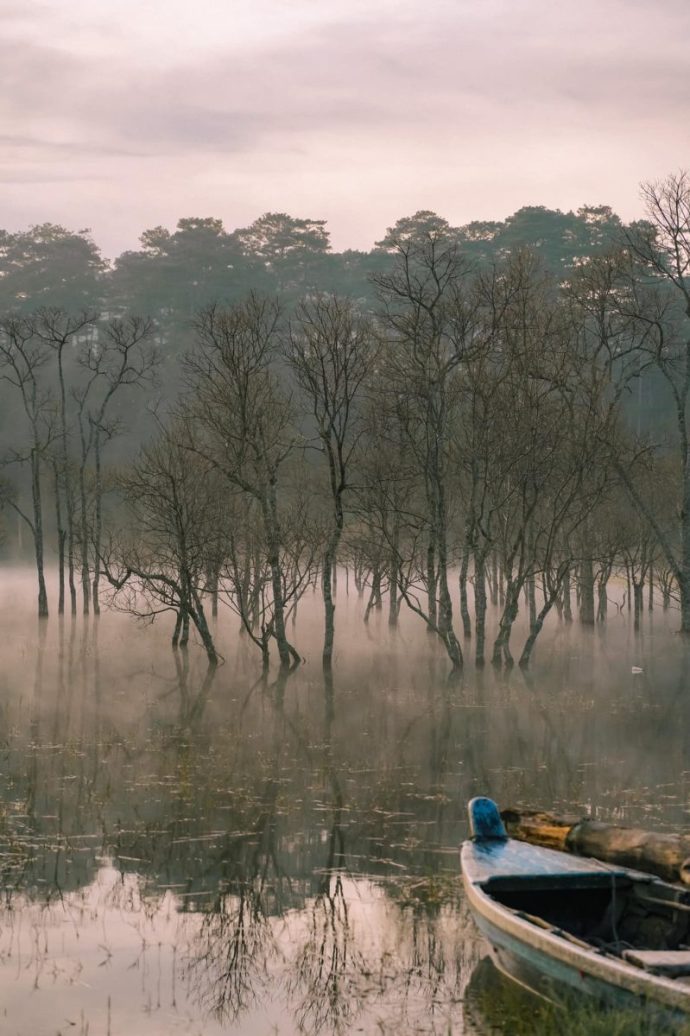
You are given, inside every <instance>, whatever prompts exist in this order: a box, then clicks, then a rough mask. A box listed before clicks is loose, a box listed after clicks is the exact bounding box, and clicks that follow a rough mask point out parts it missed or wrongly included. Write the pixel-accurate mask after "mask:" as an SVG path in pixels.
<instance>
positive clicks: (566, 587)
mask: <svg viewBox="0 0 690 1036" xmlns="http://www.w3.org/2000/svg"><path fill="white" fill-rule="evenodd" d="M563 618H564V619H565V621H566V623H567V624H568V625H570V623H571V622H572V621H573V610H572V607H571V603H570V569H569V568H568V569H567V570H566V573H565V575H564V576H563Z"/></svg>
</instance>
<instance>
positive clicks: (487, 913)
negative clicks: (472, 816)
mask: <svg viewBox="0 0 690 1036" xmlns="http://www.w3.org/2000/svg"><path fill="white" fill-rule="evenodd" d="M527 850H529V853H527ZM536 852H537V853H539V859H540V861H541V862H542V864H543V867H544V868H546V871H547V872H548V874H549V876H550V877H551V878H553V876H554V874H557V873H558V868H559V867H560V866H561V860H562V861H563V862H562V866H563V871H564V874H566V873H567V868H568V866H570V868H571V869H574V861H572V860H570V861H569V860H568V858H567V857H563V854H561V853H554V852H552V851H551V850H544V849H542V850H536ZM523 853H525V855H524V857H523ZM534 853H535V850H534V847H531V846H530V847H526V849H525V850H523V847H522V844H521V843H514V842H512V840H510V839H508V840H507V841H506V842H505V843H504V844H503V845H500V844H497V845H496V847H495V849H493V848H492V847H491V846H490V845H482V844H481V843H480V844H477V843H472V842H469V843H466V844H465V846H464V847H463V851H462V873H463V882H464V886H465V892H466V896H467V900H468V904H469V907H470V910H471V912H472V915H473V917H474V919H475V922H476V924H477V926H478V928H479V929H480V931H481V932H482V933H483V935H484V936H485V937H486V939H487V941H488V943H489V945H490V947H491V950H492V959H493V962H494V964H495V965H496V966H497V968H498V969H499V970H500V971H501V972H502V973H503V974H504V975H506V976H507V977H508V978H510V979H512V980H513V981H515V982H517V983H519V984H520V985H521V986H523V987H525V988H527V989H529V990H530V991H531V992H533V993H535V994H537V995H538V996H540V997H543V998H545V999H547V1000H550V1001H552V1002H558V1003H563V1002H566V1003H571V1002H573V1000H574V1001H575V1002H581V1001H582V999H583V997H586V998H589V999H590V1000H591V1002H593V1003H596V1004H602V1005H606V1006H609V1007H613V1008H616V1009H620V1010H633V1011H639V1010H640V1009H643V1008H647V1009H651V1010H652V1011H653V1012H655V1013H658V1015H659V1017H660V1018H661V1019H662V1020H663V1023H668V1024H669V1025H671V1024H673V1023H679V1022H685V1023H687V1021H688V1015H689V1014H690V986H688V985H685V984H682V983H678V982H677V981H672V980H670V979H667V978H662V977H659V976H656V975H651V974H649V973H646V972H644V971H642V970H641V969H639V968H636V967H634V966H632V965H630V964H628V963H627V962H625V961H622V960H619V959H615V958H611V957H609V956H606V955H602V954H600V953H597V952H596V951H595V950H594V949H593V948H591V947H589V946H587V945H586V944H584V943H580V944H579V945H576V944H574V943H573V941H572V940H571V941H567V940H566V939H564V938H561V937H559V935H558V934H557V933H556V932H554V931H553V930H552V931H549V930H545V929H544V928H539V927H537V926H536V925H534V924H532V923H530V922H529V921H528V920H526V919H525V918H524V917H521V916H520V915H519V913H516V912H515V911H514V910H510V909H508V908H506V907H505V906H503V904H502V903H500V902H498V901H497V900H496V899H494V898H492V896H491V895H490V894H489V891H487V890H490V888H491V878H492V877H493V878H494V880H495V878H496V877H497V876H498V875H500V874H501V866H502V859H503V860H505V864H504V865H505V866H507V867H510V868H511V869H512V870H513V872H514V871H515V870H516V869H517V867H516V861H517V864H518V865H519V862H520V860H521V859H523V858H524V860H525V861H526V862H525V868H526V869H527V868H529V867H532V866H533V864H534V855H533V854H534ZM542 854H546V855H544V856H542ZM592 862H594V861H592ZM578 865H579V864H578ZM485 885H486V888H485V887H484V886H485ZM547 927H548V926H547ZM575 942H577V940H576V941H575ZM660 1031H663V1029H660Z"/></svg>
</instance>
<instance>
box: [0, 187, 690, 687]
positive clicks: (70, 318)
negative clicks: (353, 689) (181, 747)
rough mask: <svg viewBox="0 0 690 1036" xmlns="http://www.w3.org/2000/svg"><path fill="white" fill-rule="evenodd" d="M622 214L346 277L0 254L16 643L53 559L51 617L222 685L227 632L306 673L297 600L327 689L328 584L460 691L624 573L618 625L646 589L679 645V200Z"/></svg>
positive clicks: (298, 270) (542, 223) (286, 264)
mask: <svg viewBox="0 0 690 1036" xmlns="http://www.w3.org/2000/svg"><path fill="white" fill-rule="evenodd" d="M644 194H645V200H646V205H647V212H646V219H645V220H643V221H640V222H638V223H636V224H633V225H630V226H624V225H623V224H622V223H621V221H620V220H619V219H618V218H617V217H616V216H615V215H614V214H613V213H612V212H611V210H610V209H608V208H606V207H603V206H602V207H598V208H584V209H581V210H579V211H578V212H577V213H567V214H564V213H560V212H552V211H549V210H547V209H543V208H533V209H523V210H520V212H518V213H516V214H515V216H513V217H511V218H510V219H508V220H506V221H505V222H504V223H473V224H469V225H468V226H466V227H463V228H453V227H450V226H449V224H448V223H447V222H446V221H445V220H443V219H441V218H440V217H438V216H436V215H435V214H434V213H431V212H420V213H417V214H416V215H415V216H413V217H410V218H407V219H403V220H400V221H398V223H397V224H396V225H395V226H394V227H392V228H390V229H389V231H388V232H387V234H386V235H385V237H384V238H383V239H382V241H380V242H379V243H378V244H377V246H376V247H375V248H374V249H373V250H372V251H371V252H369V253H355V252H345V253H340V254H337V253H333V252H331V251H330V249H329V246H328V235H327V232H326V229H325V225H324V223H323V222H322V221H318V220H297V219H293V218H291V217H288V216H286V215H283V214H267V215H266V216H263V217H261V218H260V219H259V220H257V221H256V222H255V223H254V224H252V226H251V227H249V228H247V229H245V230H237V231H234V232H232V233H228V232H226V231H225V230H224V228H223V226H222V223H221V222H220V221H219V220H214V219H203V220H181V221H180V223H179V224H178V227H177V229H176V230H175V231H174V232H172V233H171V232H169V231H166V230H164V229H163V228H156V229H154V230H151V231H147V232H145V234H144V235H142V239H141V242H142V248H141V250H140V251H138V252H127V253H124V255H122V256H120V257H119V258H118V259H117V260H116V261H115V262H114V263H113V264H112V265H111V266H107V265H106V264H105V263H104V262H103V260H102V258H101V257H100V254H99V252H98V249H97V248H96V246H95V245H94V244H93V243H92V242H91V240H90V238H89V237H88V235H87V234H85V233H81V234H70V233H68V232H67V231H64V230H63V229H62V228H59V227H53V226H43V227H34V228H32V229H31V230H30V231H27V232H26V233H24V234H15V235H10V234H5V235H4V236H3V241H2V249H1V252H0V307H1V310H0V312H2V313H3V316H2V318H1V319H0V378H1V379H2V394H3V403H4V410H5V421H4V428H3V439H4V443H3V456H2V460H3V464H4V472H3V474H4V482H3V489H2V493H3V502H4V510H5V522H6V526H7V527H8V528H9V527H10V521H9V516H10V515H11V514H14V515H15V516H16V517H17V520H18V522H19V523H20V524H21V526H22V527H23V528H25V529H26V530H28V532H29V534H30V539H31V541H32V544H33V547H34V555H35V560H36V571H37V578H38V610H39V615H40V616H42V617H45V616H47V615H48V611H49V602H48V594H47V589H46V583H45V572H44V569H45V564H46V563H45V556H46V553H47V552H48V553H49V554H50V557H51V559H52V558H53V557H54V558H55V559H56V560H57V566H58V572H59V590H58V601H57V608H58V611H59V612H64V611H68V612H70V613H71V614H73V615H75V614H76V613H77V612H78V611H82V612H84V613H88V612H89V611H90V610H93V611H94V612H96V613H98V612H99V610H100V604H101V599H102V597H103V594H104V592H105V593H106V594H107V597H108V600H109V601H110V602H111V603H114V604H115V605H116V606H118V607H122V608H125V609H127V610H129V611H131V612H133V613H135V614H140V615H145V616H148V617H153V616H155V615H157V614H158V613H161V612H170V613H172V614H173V616H174V633H173V643H174V644H175V645H181V646H184V645H185V644H186V643H187V641H188V638H189V635H190V628H191V627H193V628H194V629H195V630H196V632H197V634H198V636H199V638H200V640H201V642H202V643H203V646H204V648H205V650H206V653H207V655H208V658H209V661H210V662H212V663H214V664H215V663H216V662H217V661H218V653H217V648H216V645H215V642H214V633H213V630H214V625H213V623H212V622H210V621H209V616H210V615H213V614H216V613H217V611H218V608H219V606H220V605H222V606H224V607H225V606H229V607H230V608H231V609H233V611H234V612H235V613H236V614H237V616H238V617H239V620H240V623H241V628H242V630H243V631H244V634H245V635H246V636H247V637H248V638H250V639H251V640H252V641H253V642H254V643H255V644H256V647H257V650H258V652H260V656H261V659H262V663H263V665H264V667H268V665H269V661H270V656H271V652H272V650H273V649H275V651H276V652H277V655H278V657H279V661H280V665H281V667H283V668H289V667H291V666H293V665H295V664H297V663H298V662H299V661H300V654H299V645H298V644H297V643H293V640H294V639H295V627H294V622H291V620H294V617H295V614H296V609H297V607H298V603H299V600H300V598H301V597H302V595H303V594H304V593H305V591H306V590H307V589H308V588H309V587H311V586H318V587H319V588H320V591H321V593H322V596H323V603H324V644H323V665H324V668H325V669H326V671H328V670H329V669H330V667H331V665H332V661H333V653H334V644H335V633H336V624H335V592H334V591H335V587H334V583H335V580H336V579H337V572H338V566H343V565H347V566H348V567H349V569H350V571H351V572H352V573H353V578H354V580H355V582H356V584H357V587H358V590H359V591H360V592H361V593H362V595H363V596H364V597H365V601H366V603H365V606H364V612H365V615H364V617H365V619H368V617H369V614H370V612H371V610H372V608H382V607H383V606H384V602H385V607H386V608H387V613H388V621H389V623H390V625H391V626H395V625H396V624H397V621H398V615H399V611H400V608H401V607H407V608H409V609H411V610H412V611H413V612H414V613H416V615H417V616H418V617H419V619H420V621H422V622H423V623H424V624H425V625H426V627H427V629H428V630H429V631H430V633H431V634H433V635H434V636H436V637H437V638H438V639H439V641H440V642H441V643H442V645H443V647H444V649H445V651H446V652H447V654H448V658H449V660H450V663H451V667H452V670H453V671H454V672H458V671H460V670H461V668H462V666H463V664H464V662H465V655H466V654H467V651H468V646H469V650H470V651H471V652H472V654H473V656H474V659H475V662H476V664H478V665H481V664H483V663H484V661H485V658H486V657H487V656H488V657H489V658H490V659H491V661H492V662H493V663H494V664H496V665H508V666H509V665H512V663H513V654H512V651H511V647H510V641H511V632H512V630H513V627H514V624H515V620H516V618H517V615H518V611H519V609H520V607H521V606H524V608H525V610H526V613H527V616H528V636H527V639H526V641H525V643H524V644H523V645H522V647H521V653H520V658H519V660H520V663H521V664H523V665H526V664H528V663H529V660H530V657H531V653H532V649H533V647H534V644H535V642H536V640H537V637H538V635H539V633H540V631H541V629H542V626H543V623H544V621H545V619H546V617H547V615H548V614H549V612H550V611H551V610H552V609H555V610H557V611H558V613H559V614H560V615H561V616H562V618H563V619H564V621H569V620H570V619H571V618H572V608H573V603H572V596H573V593H575V600H576V603H577V607H578V609H579V617H580V620H581V621H582V622H584V623H586V624H593V623H595V622H596V621H604V620H605V618H606V612H607V604H608V594H607V586H608V583H609V580H610V579H611V577H612V576H613V575H616V574H620V573H621V572H622V573H624V574H625V577H626V578H627V583H628V595H629V596H628V600H629V601H630V602H631V603H632V604H633V605H634V621H635V623H636V624H637V625H639V621H640V615H641V611H642V608H643V589H644V587H645V585H647V586H648V587H649V588H650V590H651V586H652V581H654V582H655V583H656V585H657V587H658V588H659V589H660V591H661V596H662V600H663V604H664V607H668V606H670V605H671V603H673V602H675V603H677V604H678V606H679V610H680V616H681V619H680V622H681V628H682V630H683V632H686V633H687V632H690V461H689V460H688V415H687V396H688V389H689V388H690V333H689V328H690V281H689V280H688V266H689V264H690V179H689V178H688V176H687V175H686V174H684V173H680V174H677V175H674V176H671V177H669V178H668V179H667V180H665V181H663V182H661V183H658V184H650V185H646V186H645V188H644ZM645 403H646V409H645ZM140 440H144V441H140ZM118 442H121V443H123V444H124V445H121V446H118ZM8 538H9V534H8ZM649 599H651V598H648V600H649ZM457 601H459V614H455V612H456V610H457V609H456V604H455V602H457ZM489 605H494V606H495V607H496V608H497V609H498V612H497V614H498V615H499V619H498V622H497V624H496V625H497V629H496V632H495V635H494V638H493V642H492V643H491V644H489V645H487V643H486V638H487V633H486V630H487V621H486V617H487V610H488V608H489Z"/></svg>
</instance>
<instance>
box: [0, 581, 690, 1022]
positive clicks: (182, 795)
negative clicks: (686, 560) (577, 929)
mask: <svg viewBox="0 0 690 1036" xmlns="http://www.w3.org/2000/svg"><path fill="white" fill-rule="evenodd" d="M347 591H348V586H347V581H346V580H345V578H344V575H343V576H341V578H340V579H339V585H338V596H337V612H336V656H335V664H334V672H333V679H332V684H331V683H327V684H324V678H323V674H322V672H321V664H320V662H321V658H320V656H321V638H322V604H321V600H320V598H319V597H318V595H317V596H315V597H314V598H307V599H305V600H304V601H303V602H301V604H300V607H299V613H298V617H297V625H296V628H295V630H294V631H293V632H294V636H293V638H292V639H293V640H294V643H295V644H296V645H297V647H298V649H299V650H300V652H301V653H302V654H303V655H304V656H305V663H304V665H303V666H301V667H300V668H299V669H297V670H296V671H295V672H294V673H292V674H290V675H289V676H288V677H287V678H284V679H280V678H279V677H278V675H277V671H273V672H271V673H270V674H269V676H268V678H267V679H265V680H262V679H261V673H260V659H259V656H258V652H257V651H256V649H255V648H253V646H252V645H251V644H250V643H249V641H248V638H246V637H240V636H238V634H237V628H236V623H235V621H234V619H233V618H232V617H231V616H230V615H229V613H226V612H224V611H223V610H221V613H220V616H219V619H218V624H217V628H216V630H215V633H214V636H215V637H216V639H217V643H218V646H219V650H220V651H221V652H222V654H223V656H224V659H225V662H224V664H223V665H222V666H221V667H220V668H219V669H218V670H217V671H216V672H215V673H213V671H209V670H208V669H207V668H206V664H205V657H204V655H203V652H202V651H201V650H200V649H199V648H198V647H197V646H194V645H192V646H190V649H189V651H188V652H187V653H184V652H177V653H174V652H173V651H172V650H171V648H170V635H171V632H172V629H171V626H172V624H171V620H170V618H169V617H165V616H163V617H160V618H159V619H158V620H157V621H156V622H155V623H154V624H153V625H152V626H151V625H137V624H136V623H135V622H133V620H132V619H131V618H129V617H128V616H125V615H121V614H118V613H113V612H108V611H106V612H104V613H103V615H102V616H101V618H100V619H99V620H94V619H93V618H92V619H87V620H83V619H82V618H81V617H79V618H78V619H77V621H75V622H72V621H71V619H69V618H68V619H65V620H59V619H57V618H51V619H50V620H49V621H48V622H47V623H44V624H42V625H39V624H38V622H37V620H36V619H35V617H34V588H33V582H32V577H31V574H30V573H25V572H23V571H20V570H14V571H9V572H8V571H5V572H4V573H3V579H2V583H1V584H0V612H1V614H2V623H3V630H4V646H3V656H2V662H3V664H2V670H1V673H0V684H1V688H2V693H1V694H0V773H1V775H2V778H1V782H0V788H1V789H2V802H1V803H0V873H1V874H2V884H3V889H4V897H3V901H2V907H1V908H0V1004H2V1007H1V1008H0V1018H2V1024H1V1025H0V1029H1V1031H2V1032H3V1033H5V1032H6V1033H8V1034H12V1036H15V1034H20V1036H55V1034H56V1033H64V1032H74V1033H78V1034H79V1036H86V1033H87V1032H88V1033H89V1036H95V1034H106V1033H107V1034H109V1036H119V1034H122V1033H127V1034H130V1036H131V1034H141V1036H149V1034H151V1036H163V1034H168V1033H178V1032H179V1033H185V1034H194V1036H196V1034H202V1033H203V1034H210V1036H212V1034H214V1033H220V1032H223V1033H242V1034H247V1036H253V1034H257V1036H259V1034H264V1033H271V1032H279V1033H281V1034H282V1033H286V1034H292V1033H303V1032H304V1033H316V1032H323V1033H331V1032H342V1033H349V1032H358V1031H360V1032H364V1033H387V1032H390V1033H393V1032H395V1033H397V1034H403V1033H412V1032H415V1033H444V1034H445V1033H448V1032H453V1033H474V1034H480V1033H487V1032H489V1031H491V1030H490V1028H489V1026H488V1023H487V1022H486V1021H485V1020H483V1019H482V1017H481V1014H480V1013H479V1012H478V1011H477V1010H476V1005H475V1006H473V1001H472V997H471V995H470V996H467V995H466V987H467V985H468V982H469V981H470V979H471V976H472V973H473V971H474V969H475V967H476V965H477V964H478V962H479V960H480V958H481V957H482V956H483V955H484V953H485V949H484V947H483V945H482V943H481V940H480V938H479V936H478V934H477V932H476V930H475V928H474V926H473V924H472V922H471V920H470V919H469V917H468V915H467V912H466V910H465V908H464V905H463V901H462V894H461V889H460V883H459V870H458V855H457V849H458V845H459V843H460V842H461V841H462V839H463V838H464V837H465V835H466V821H465V807H466V803H467V800H468V799H469V798H470V797H471V796H473V795H475V794H488V795H491V796H492V797H494V798H496V799H497V800H498V802H499V803H500V804H501V805H502V806H508V805H516V806H519V805H525V806H532V807H542V808H546V809H552V810H555V811H559V812H574V813H584V812H592V813H594V814H595V815H596V816H597V817H599V818H600V819H611V818H616V819H618V820H623V821H626V822H630V823H635V824H637V823H640V824H645V825H647V826H655V827H657V828H661V829H663V828H665V827H668V828H671V827H679V826H682V825H684V824H685V823H686V818H687V816H688V811H689V810H690V787H689V782H688V778H689V777H690V752H689V744H688V741H689V739H690V734H689V733H688V731H689V730H690V724H689V723H688V718H689V717H688V714H687V713H688V708H689V706H688V703H687V698H688V695H687V686H688V658H687V654H686V649H684V647H683V644H682V641H681V639H680V638H679V637H677V636H676V635H675V633H674V629H675V628H676V626H677V616H676V614H675V613H673V612H671V613H663V612H662V611H661V609H660V608H657V609H656V610H655V611H654V612H652V613H648V612H646V611H645V615H644V620H643V628H642V631H641V633H640V634H639V635H637V636H635V635H634V634H633V632H632V624H631V622H630V618H629V616H628V613H627V611H626V610H625V608H623V609H622V610H621V611H620V612H619V611H618V609H617V608H615V607H613V608H611V609H610V614H609V620H608V622H607V623H606V625H605V626H604V627H597V628H595V629H590V630H584V629H582V628H581V627H579V626H578V625H577V624H576V623H575V624H573V625H571V626H566V625H565V624H559V622H558V620H557V618H556V616H553V617H551V619H550V622H549V624H548V625H547V627H546V628H545V630H544V632H543V635H542V637H541V638H540V640H539V642H538V646H537V650H536V653H535V657H534V665H533V668H532V670H531V671H530V672H529V673H523V672H521V671H520V670H519V669H514V670H512V671H511V672H509V673H505V672H501V673H497V672H495V671H494V670H493V669H492V668H491V667H487V668H486V670H485V671H483V672H479V671H475V670H474V669H473V667H472V666H469V667H468V671H467V672H466V674H465V676H464V677H463V678H462V679H461V680H460V681H457V682H449V680H448V660H447V657H446V655H445V653H444V652H443V650H442V648H441V647H440V646H439V645H438V643H437V641H436V640H435V639H434V638H433V637H430V636H428V635H427V634H426V633H425V631H424V629H423V627H422V625H421V623H419V621H418V620H417V619H416V618H415V617H414V616H412V615H410V614H408V613H403V614H402V616H401V624H400V628H399V630H397V631H391V630H390V629H389V627H388V625H387V617H386V614H385V612H373V613H372V616H371V619H370V621H369V623H368V625H366V626H365V625H364V624H363V622H362V615H363V610H364V606H363V602H362V601H361V600H360V599H358V597H357V594H356V592H355V590H354V587H353V586H352V585H350V587H349V593H348V592H347ZM523 634H524V629H523V628H522V627H518V628H516V640H517V641H519V640H520V638H521V637H522V636H523ZM633 668H635V669H639V670H641V672H633Z"/></svg>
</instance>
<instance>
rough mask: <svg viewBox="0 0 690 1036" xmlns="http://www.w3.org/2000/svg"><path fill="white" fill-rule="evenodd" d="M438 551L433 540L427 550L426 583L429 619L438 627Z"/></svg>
mask: <svg viewBox="0 0 690 1036" xmlns="http://www.w3.org/2000/svg"><path fill="white" fill-rule="evenodd" d="M435 558H436V550H435V547H434V541H433V539H430V540H429V545H428V547H427V549H426V582H427V593H428V595H429V619H430V620H431V622H432V623H433V624H434V626H435V625H436V620H437V616H438V607H437V600H436V563H435Z"/></svg>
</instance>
